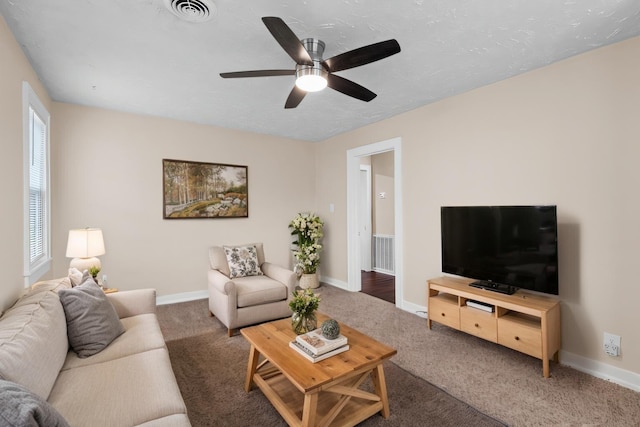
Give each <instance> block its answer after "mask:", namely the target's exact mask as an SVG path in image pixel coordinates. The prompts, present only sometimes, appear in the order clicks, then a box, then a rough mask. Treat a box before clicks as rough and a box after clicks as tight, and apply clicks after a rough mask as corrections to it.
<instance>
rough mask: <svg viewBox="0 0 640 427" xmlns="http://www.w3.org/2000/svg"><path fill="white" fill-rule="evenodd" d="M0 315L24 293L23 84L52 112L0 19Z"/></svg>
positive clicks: (36, 80) (7, 29)
mask: <svg viewBox="0 0 640 427" xmlns="http://www.w3.org/2000/svg"><path fill="white" fill-rule="evenodd" d="M0 64H2V65H0V153H1V155H0V170H1V171H2V179H0V194H1V195H2V213H1V214H0V236H2V238H1V239H0V271H1V272H2V277H3V280H2V283H1V284H0V312H1V311H2V310H4V309H6V308H7V307H8V305H10V304H11V303H12V302H13V301H14V300H15V299H16V298H17V296H18V295H19V294H20V292H22V289H23V286H22V285H23V283H24V282H23V255H22V250H23V245H22V241H23V238H22V235H23V222H22V220H23V202H22V200H23V194H22V193H23V187H22V182H23V180H22V174H23V167H22V162H23V161H22V148H23V140H22V82H23V81H27V82H29V84H30V85H31V87H32V88H33V90H34V91H35V92H36V94H37V95H38V97H39V98H40V101H42V103H43V104H44V106H45V107H46V108H47V109H48V110H49V112H51V100H50V98H49V95H48V94H47V92H46V91H45V90H44V88H43V86H42V84H41V83H40V80H38V76H36V74H35V72H34V71H33V68H32V67H31V65H30V64H29V61H28V60H27V58H26V56H25V55H24V53H23V52H22V50H21V49H20V45H18V43H17V42H16V40H15V38H14V37H13V34H11V31H10V30H9V27H7V25H6V23H5V21H4V18H3V17H2V16H1V15H0Z"/></svg>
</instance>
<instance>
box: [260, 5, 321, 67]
mask: <svg viewBox="0 0 640 427" xmlns="http://www.w3.org/2000/svg"><path fill="white" fill-rule="evenodd" d="M262 22H264V25H266V26H267V29H268V30H269V32H270V33H271V35H272V36H273V38H275V39H276V41H277V42H278V43H280V46H282V48H283V49H284V50H285V52H287V53H288V54H289V56H290V57H291V58H292V59H293V60H294V61H296V64H305V65H313V61H312V60H311V56H309V52H307V50H306V49H305V48H304V46H303V45H302V43H301V42H300V40H299V39H298V36H296V35H295V33H294V32H293V31H292V30H291V28H289V26H288V25H287V24H285V23H284V21H283V20H282V19H280V18H277V17H275V16H265V17H263V18H262Z"/></svg>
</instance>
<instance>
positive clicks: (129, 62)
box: [0, 0, 640, 141]
mask: <svg viewBox="0 0 640 427" xmlns="http://www.w3.org/2000/svg"><path fill="white" fill-rule="evenodd" d="M213 1H214V3H215V6H216V15H215V16H214V17H213V19H211V20H209V21H207V22H204V23H193V22H188V21H185V20H182V19H180V18H178V17H176V16H175V15H174V14H172V13H171V12H170V11H169V10H168V9H167V8H166V7H165V2H164V1H163V0H109V1H105V0H85V1H77V0H56V1H50V0H0V13H2V15H3V17H4V19H5V21H6V22H7V24H8V25H9V27H10V28H11V30H12V32H13V34H14V35H15V37H16V39H17V40H18V42H19V43H20V45H21V46H22V48H23V50H24V51H25V53H26V55H27V56H28V58H29V60H30V61H31V64H32V65H33V67H34V68H35V70H36V72H37V73H38V75H39V76H40V78H41V79H42V81H43V83H44V85H45V86H46V88H47V90H48V92H49V94H50V95H51V97H52V98H53V99H54V100H55V101H60V102H68V103H74V104H81V105H89V106H96V107H102V108H108V109H114V110H120V111H127V112H133V113H140V114H148V115H154V116H162V117H169V118H175V119H179V120H186V121H192V122H197V123H204V124H211V125H216V126H222V127H226V128H234V129H242V130H248V131H253V132H258V133H264V134H271V135H279V136H284V137H290V138H296V139H301V140H308V141H321V140H324V139H326V138H328V137H331V136H333V135H337V134H339V133H342V132H346V131H349V130H351V129H355V128H358V127H360V126H364V125H366V124H369V123H373V122H376V121H379V120H382V119H385V118H387V117H391V116H394V115H397V114H400V113H403V112H405V111H409V110H412V109H414V108H417V107H420V106H423V105H425V104H428V103H431V102H434V101H436V100H439V99H442V98H446V97H448V96H452V95H455V94H458V93H461V92H465V91H468V90H471V89H474V88H477V87H480V86H484V85H487V84H489V83H493V82H496V81H499V80H502V79H505V78H508V77H511V76H514V75H516V74H519V73H523V72H526V71H529V70H532V69H535V68H539V67H542V66H545V65H547V64H550V63H552V62H555V61H558V60H561V59H563V58H567V57H569V56H572V55H576V54H578V53H581V52H585V51H587V50H590V49H594V48H597V47H600V46H603V45H607V44H610V43H615V42H618V41H621V40H624V39H626V38H629V37H632V36H637V35H640V1H638V0H572V1H566V0H565V1H560V0H513V1H504V0H483V1H481V0H476V1H472V0H467V1H465V0H432V1H428V0H412V1H405V0H403V1H399V0H394V1H383V0H378V1H367V0H342V1H337V0H324V1H321V0H306V1H301V0H279V1H271V0H246V1H237V0H213ZM263 16H278V17H280V18H282V19H283V20H284V21H285V22H286V23H287V24H288V25H289V26H290V27H291V29H292V30H293V31H294V32H295V34H296V35H297V36H298V37H299V38H301V39H302V38H307V37H315V38H319V39H321V40H323V41H324V42H325V43H326V49H325V55H324V57H325V58H329V57H331V56H335V55H337V54H339V53H342V52H345V51H348V50H351V49H355V48H358V47H361V46H364V45H368V44H372V43H376V42H379V41H383V40H387V39H392V38H394V39H396V40H398V42H399V43H400V46H401V48H402V51H401V52H400V53H399V54H397V55H394V56H391V57H389V58H386V59H383V60H381V61H378V62H375V63H371V64H367V65H364V66H361V67H357V68H353V69H350V70H346V71H341V72H339V73H336V74H338V75H341V76H342V77H345V78H348V79H350V80H353V81H355V82H356V83H358V84H360V85H363V86H365V87H366V88H368V89H370V90H372V91H373V92H375V93H377V94H378V97H377V98H375V99H374V100H373V101H371V102H369V103H366V102H363V101H359V100H356V99H353V98H350V97H348V96H345V95H343V94H341V93H338V92H336V91H333V90H331V89H326V90H324V91H322V92H318V93H310V94H308V95H307V96H306V97H305V99H304V100H303V101H302V103H301V104H300V105H299V106H298V108H295V109H290V110H285V109H284V102H285V100H286V98H287V96H288V94H289V92H290V91H291V88H292V87H293V84H294V77H293V76H286V77H285V76H281V77H261V78H247V79H222V78H221V77H220V76H219V73H220V72H227V71H244V70H255V69H280V68H283V69H293V68H294V64H293V61H292V60H291V58H289V56H288V55H287V54H286V53H285V52H284V50H282V48H281V47H280V45H279V44H278V43H277V42H276V41H275V40H274V39H273V37H272V36H271V34H270V33H269V32H268V30H267V28H266V27H265V26H264V24H263V23H262V21H261V19H260V18H261V17H263Z"/></svg>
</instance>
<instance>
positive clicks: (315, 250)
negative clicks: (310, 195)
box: [289, 213, 324, 274]
mask: <svg viewBox="0 0 640 427" xmlns="http://www.w3.org/2000/svg"><path fill="white" fill-rule="evenodd" d="M323 226H324V223H323V222H322V220H321V219H320V217H319V216H317V215H315V214H313V213H299V214H298V215H297V216H296V217H295V218H294V219H293V220H292V221H291V222H290V223H289V228H290V229H291V230H292V231H291V235H292V236H296V241H295V242H294V243H293V244H294V245H296V246H297V247H296V248H295V249H292V251H293V256H294V257H295V258H296V260H297V261H298V263H297V264H296V269H297V270H301V271H302V273H304V274H313V273H315V272H316V271H317V269H318V266H319V265H320V250H322V245H321V244H320V239H321V238H322V236H323V234H322V227H323Z"/></svg>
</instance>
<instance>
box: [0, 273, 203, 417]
mask: <svg viewBox="0 0 640 427" xmlns="http://www.w3.org/2000/svg"><path fill="white" fill-rule="evenodd" d="M68 287H70V282H69V279H68V278H64V279H58V280H53V281H48V282H41V283H38V284H36V285H34V286H33V287H32V288H31V289H30V290H29V291H28V292H27V293H26V294H25V295H24V296H23V297H21V298H20V299H19V300H18V301H17V302H16V303H15V304H14V305H13V306H12V307H11V308H10V309H8V310H7V311H6V312H5V313H4V314H3V316H2V317H1V318H0V379H3V380H7V381H10V382H12V383H16V384H18V385H21V386H23V387H24V388H26V389H28V390H29V391H30V392H32V393H33V394H34V398H38V397H41V398H43V399H45V400H46V402H48V404H49V405H50V406H52V407H53V408H55V410H57V412H58V413H59V414H60V415H62V417H64V419H65V420H66V421H67V422H68V423H69V425H71V426H189V425H190V422H189V418H188V417H187V413H186V412H187V411H186V407H185V404H184V401H183V399H182V395H181V394H180V390H179V388H178V384H177V382H176V379H175V375H174V373H173V370H172V368H171V362H170V360H169V353H168V350H167V348H166V346H165V342H164V338H163V336H162V332H161V330H160V325H159V323H158V320H157V317H156V314H155V309H156V301H155V290H153V289H141V290H135V291H126V292H117V293H112V294H109V295H108V298H109V301H110V302H111V304H112V305H113V307H114V308H115V310H116V313H117V314H118V317H119V318H120V321H121V323H122V326H123V327H124V330H125V332H124V333H122V334H121V335H120V336H118V337H117V338H116V339H115V340H114V341H112V342H111V343H110V344H109V345H108V346H107V347H106V348H104V349H103V350H102V351H100V352H99V353H97V354H95V355H92V356H89V357H86V358H80V357H78V355H77V354H76V353H75V352H74V351H72V350H71V349H70V347H69V342H68V339H67V324H66V320H65V312H64V309H63V306H62V304H61V302H60V299H59V297H58V291H59V290H60V289H61V288H68ZM45 405H46V404H45ZM53 412H55V411H53Z"/></svg>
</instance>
